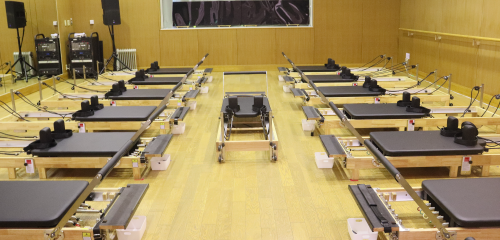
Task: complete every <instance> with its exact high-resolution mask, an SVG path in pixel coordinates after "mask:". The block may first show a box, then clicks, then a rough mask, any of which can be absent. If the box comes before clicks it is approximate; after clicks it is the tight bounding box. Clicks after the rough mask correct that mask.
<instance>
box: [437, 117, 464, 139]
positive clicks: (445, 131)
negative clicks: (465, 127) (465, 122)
mask: <svg viewBox="0 0 500 240" xmlns="http://www.w3.org/2000/svg"><path fill="white" fill-rule="evenodd" d="M460 131H461V129H459V128H458V119H457V118H456V117H453V116H449V117H448V120H447V122H446V127H444V128H441V136H445V137H454V136H455V134H457V133H459V132H460Z"/></svg>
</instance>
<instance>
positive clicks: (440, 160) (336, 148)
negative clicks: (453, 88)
mask: <svg viewBox="0 0 500 240" xmlns="http://www.w3.org/2000/svg"><path fill="white" fill-rule="evenodd" d="M300 73H301V74H302V75H303V76H304V77H305V78H306V79H307V77H306V76H305V75H304V74H303V73H302V72H300ZM310 83H311V86H312V87H313V89H314V90H315V91H317V92H318V94H319V95H320V97H321V99H322V101H324V102H325V103H327V102H328V105H329V107H330V108H331V110H332V111H333V112H334V113H335V115H336V116H337V117H338V118H339V119H340V120H341V124H342V125H343V126H344V127H346V128H347V129H349V130H350V131H351V133H353V134H354V135H355V138H346V139H337V138H336V137H335V136H333V135H322V136H320V139H321V141H322V143H323V146H324V147H325V149H326V151H327V153H328V156H329V157H330V158H336V159H337V160H338V161H339V163H340V165H341V166H343V167H344V168H345V169H349V170H351V179H354V180H357V179H358V178H359V170H360V169H367V168H379V167H380V165H379V164H376V162H375V161H374V159H373V157H372V156H370V155H368V156H367V155H366V153H365V152H366V151H365V150H364V147H363V146H364V143H365V142H368V141H365V138H363V137H362V136H361V135H360V134H359V133H358V131H357V130H356V128H355V127H354V126H353V125H352V124H351V121H350V119H349V118H347V116H346V115H345V114H344V113H343V112H342V111H340V110H339V109H338V108H337V106H336V105H335V104H334V103H333V102H329V101H328V99H327V98H326V97H325V96H324V95H323V94H322V93H321V92H320V91H319V90H318V87H316V85H315V84H314V83H313V82H310ZM464 123H465V124H466V126H465V128H466V129H467V134H465V133H464V136H466V138H467V139H472V140H473V139H475V140H476V142H475V144H474V145H471V146H465V145H462V144H458V143H455V142H454V141H455V139H454V138H453V136H454V135H452V133H449V135H451V136H452V137H444V136H440V135H439V133H440V132H436V131H429V132H408V131H407V132H376V133H372V134H371V135H373V134H380V135H384V134H389V136H387V137H385V138H383V139H384V140H386V141H389V142H393V143H394V144H399V145H398V146H400V148H401V149H402V151H407V148H411V149H413V150H414V155H411V156H408V155H405V156H404V157H403V156H397V155H396V156H394V157H391V161H394V164H396V166H398V167H438V166H445V167H450V177H456V176H457V175H458V168H459V167H460V166H464V167H465V168H464V167H462V174H463V175H466V174H470V170H467V169H468V168H469V169H470V167H471V165H472V163H471V162H470V160H471V159H472V156H473V157H474V165H477V166H482V171H481V174H482V176H488V175H489V167H490V166H491V165H500V155H498V154H494V153H491V152H488V153H485V151H486V148H485V147H484V146H483V145H482V142H483V141H477V135H478V131H477V128H476V127H475V126H473V128H474V129H469V128H472V126H470V125H473V124H472V123H470V125H469V124H467V123H468V122H463V123H462V125H463V124H464ZM447 128H449V129H451V130H450V131H452V132H455V133H458V132H459V133H462V130H460V129H458V119H456V118H455V119H453V118H450V120H449V121H448V127H447ZM447 128H444V129H447ZM474 130H475V131H474ZM442 131H445V130H442ZM390 134H394V135H393V136H391V135H390ZM429 134H430V136H428V135H429ZM396 135H397V136H396ZM414 135H415V136H416V137H414ZM384 136H385V135H384ZM419 137H420V138H419ZM427 138H428V139H427ZM402 139H404V141H403V140H402ZM433 141H437V142H434V143H432V142H433ZM490 141H492V142H495V141H493V140H490ZM458 142H461V140H458ZM478 142H480V143H478ZM379 143H380V142H379ZM419 144H420V145H419ZM421 144H425V146H422V145H421ZM443 144H444V145H443ZM384 146H385V145H384ZM440 146H446V147H447V148H446V149H441V148H439V147H440ZM433 148H434V149H433ZM419 150H420V151H419ZM432 150H434V151H432ZM444 150H446V151H444ZM422 152H425V153H429V154H435V155H430V156H429V155H427V156H422ZM458 153H461V154H458ZM357 154H365V155H364V156H363V157H353V155H357ZM457 154H458V155H457ZM464 155H469V156H468V157H464ZM433 156H434V157H435V156H437V157H435V158H433ZM430 159H432V160H433V161H430Z"/></svg>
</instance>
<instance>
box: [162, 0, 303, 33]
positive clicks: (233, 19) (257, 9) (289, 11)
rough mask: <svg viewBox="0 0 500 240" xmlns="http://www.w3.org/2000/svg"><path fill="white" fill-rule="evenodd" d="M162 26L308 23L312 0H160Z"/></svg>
mask: <svg viewBox="0 0 500 240" xmlns="http://www.w3.org/2000/svg"><path fill="white" fill-rule="evenodd" d="M161 12H162V29H172V28H218V27H290V26H303V27H310V26H312V0H253V1H241V0H232V1H203V0H197V1H190V0H161Z"/></svg>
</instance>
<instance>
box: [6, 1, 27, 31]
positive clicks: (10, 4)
mask: <svg viewBox="0 0 500 240" xmlns="http://www.w3.org/2000/svg"><path fill="white" fill-rule="evenodd" d="M5 11H6V12H7V24H8V26H9V28H23V27H25V26H26V14H25V11H24V3H23V2H14V1H5Z"/></svg>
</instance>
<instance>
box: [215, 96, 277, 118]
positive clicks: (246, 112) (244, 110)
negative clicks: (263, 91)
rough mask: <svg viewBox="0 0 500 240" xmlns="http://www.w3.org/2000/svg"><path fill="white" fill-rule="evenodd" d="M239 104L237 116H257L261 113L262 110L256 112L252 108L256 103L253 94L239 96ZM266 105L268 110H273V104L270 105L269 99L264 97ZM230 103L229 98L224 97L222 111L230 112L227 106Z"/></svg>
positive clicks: (235, 114)
mask: <svg viewBox="0 0 500 240" xmlns="http://www.w3.org/2000/svg"><path fill="white" fill-rule="evenodd" d="M237 98H238V105H239V106H240V110H239V111H237V112H235V113H234V116H235V117H256V116H258V115H259V114H260V112H254V111H253V109H252V105H253V104H254V98H253V97H252V96H238V97H237ZM263 100H264V106H266V110H267V111H266V112H270V111H271V106H270V105H269V100H268V99H267V97H264V98H263ZM228 105H229V98H224V100H223V101H222V108H221V112H223V113H226V114H228V113H229V112H227V111H226V107H227V106H228Z"/></svg>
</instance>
